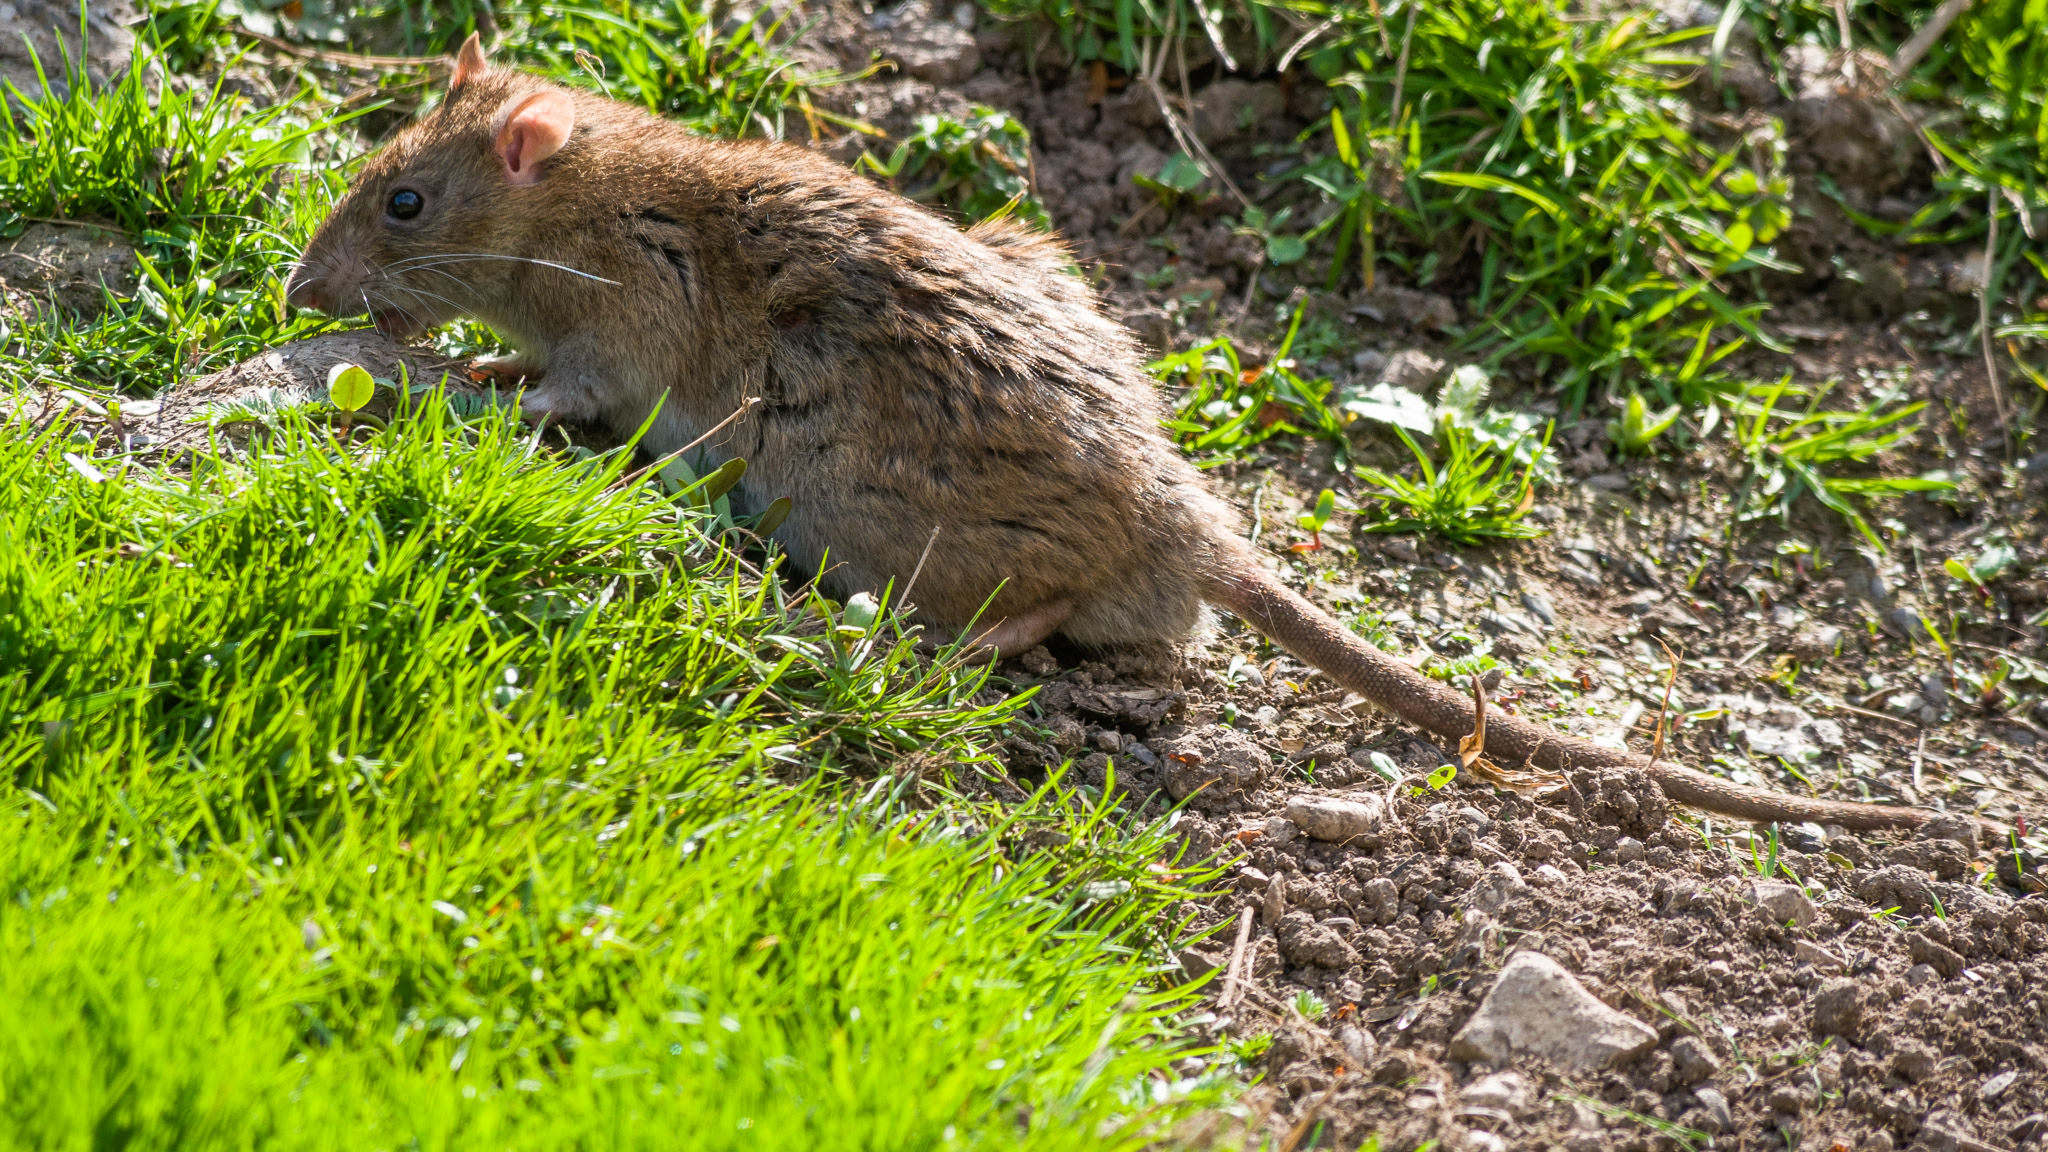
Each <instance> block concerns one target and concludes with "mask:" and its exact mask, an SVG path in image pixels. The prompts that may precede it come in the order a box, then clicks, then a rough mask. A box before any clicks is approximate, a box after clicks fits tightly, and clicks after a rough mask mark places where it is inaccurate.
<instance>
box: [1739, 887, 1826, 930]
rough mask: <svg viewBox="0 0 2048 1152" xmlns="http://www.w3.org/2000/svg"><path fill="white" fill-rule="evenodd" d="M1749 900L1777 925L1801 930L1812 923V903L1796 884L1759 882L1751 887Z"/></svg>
mask: <svg viewBox="0 0 2048 1152" xmlns="http://www.w3.org/2000/svg"><path fill="white" fill-rule="evenodd" d="M1750 898H1751V899H1753V900H1755V901H1756V903H1757V907H1759V908H1762V909H1763V910H1764V911H1765V912H1768V913H1770V917H1771V919H1772V920H1774V921H1776V922H1777V923H1780V924H1787V923H1789V924H1794V925H1797V926H1798V927H1801V928H1804V927H1806V926H1807V925H1809V924H1811V923H1813V917H1814V907H1813V901H1812V900H1810V899H1808V898H1807V895H1806V892H1805V890H1804V889H1802V888H1800V887H1799V886H1798V885H1797V884H1779V883H1776V882H1773V881H1769V880H1759V881H1757V882H1756V883H1755V884H1754V885H1752V886H1751V888H1750Z"/></svg>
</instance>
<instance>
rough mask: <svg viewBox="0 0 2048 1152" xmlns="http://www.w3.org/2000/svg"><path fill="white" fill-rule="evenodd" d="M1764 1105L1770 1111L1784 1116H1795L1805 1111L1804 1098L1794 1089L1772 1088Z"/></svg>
mask: <svg viewBox="0 0 2048 1152" xmlns="http://www.w3.org/2000/svg"><path fill="white" fill-rule="evenodd" d="M1765 1103H1767V1104H1768V1105H1769V1106H1770V1109H1771V1111H1773V1112H1777V1113H1780V1114H1782V1115H1786V1116H1797V1115H1799V1114H1800V1113H1801V1112H1804V1111H1806V1097H1805V1095H1803V1094H1802V1093H1800V1092H1799V1090H1797V1089H1795V1088H1789V1087H1781V1088H1773V1089H1772V1090H1771V1095H1770V1097H1769V1099H1767V1100H1766V1101H1765Z"/></svg>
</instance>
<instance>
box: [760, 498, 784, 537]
mask: <svg viewBox="0 0 2048 1152" xmlns="http://www.w3.org/2000/svg"><path fill="white" fill-rule="evenodd" d="M791 507H792V505H791V504H790V501H789V497H787V496H777V497H776V498H775V502H774V503H773V504H770V505H768V510H767V511H765V512H763V513H761V518H760V519H759V520H756V521H754V531H755V532H756V533H758V534H760V535H762V536H766V535H768V534H769V533H771V532H773V531H775V530H776V529H777V528H780V527H782V522H783V521H784V520H787V519H789V510H790V508H791Z"/></svg>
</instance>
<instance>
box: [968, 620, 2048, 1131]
mask: <svg viewBox="0 0 2048 1152" xmlns="http://www.w3.org/2000/svg"><path fill="white" fill-rule="evenodd" d="M1219 647H1220V648H1222V649H1224V651H1221V652H1215V653H1212V654H1209V655H1206V656H1198V657H1196V658H1195V659H1193V660H1190V661H1188V662H1187V663H1185V664H1182V665H1181V666H1180V667H1179V668H1178V670H1177V671H1178V674H1177V675H1174V676H1166V677H1163V678H1162V677H1161V676H1160V675H1159V673H1160V672H1161V671H1162V670H1163V667H1162V662H1161V661H1159V660H1158V659H1157V658H1156V657H1155V658H1153V659H1152V661H1151V664H1150V666H1149V667H1147V666H1146V665H1145V661H1144V659H1143V658H1139V657H1127V658H1125V659H1123V660H1122V661H1112V662H1102V661H1085V660H1084V661H1082V662H1081V663H1080V664H1079V665H1078V666H1077V667H1074V668H1072V669H1071V670H1067V671H1059V670H1058V665H1057V662H1056V661H1055V660H1054V659H1053V657H1052V654H1050V653H1047V652H1044V651H1042V650H1041V651H1039V652H1036V653H1032V654H1029V655H1027V656H1026V657H1025V658H1023V659H1022V660H1020V661H1017V662H1014V663H1013V664H1012V665H1011V666H1010V667H1009V670H1010V671H1011V672H1012V673H1014V674H1016V675H1018V676H1019V677H1020V678H1022V679H1031V678H1033V676H1032V673H1033V670H1037V671H1039V672H1043V673H1048V674H1050V675H1049V678H1048V679H1046V680H1044V681H1043V682H1042V686H1041V687H1040V695H1039V698H1038V699H1039V703H1040V705H1041V708H1042V709H1043V713H1042V714H1043V719H1044V724H1045V729H1044V733H1045V739H1044V741H1043V742H1037V741H1029V740H1023V739H1020V740H1019V741H1018V743H1017V744H1016V746H1014V747H1013V748H1012V749H1011V759H1012V764H1013V767H1014V768H1015V769H1016V770H1018V771H1020V772H1024V773H1030V772H1032V771H1034V770H1039V769H1042V768H1043V767H1045V766H1047V765H1050V764H1053V763H1057V762H1059V761H1060V760H1062V759H1066V758H1072V759H1073V760H1074V761H1075V771H1076V773H1077V774H1078V776H1079V778H1080V779H1082V780H1083V781H1085V782H1087V783H1089V784H1092V785H1094V786H1096V787H1107V788H1114V789H1116V790H1118V791H1122V792H1126V793H1128V794H1129V796H1130V798H1131V801H1132V802H1133V803H1134V804H1137V805H1140V806H1143V807H1146V808H1147V809H1150V810H1157V811H1163V810H1164V808H1165V806H1166V805H1169V804H1171V803H1173V801H1174V800H1175V799H1176V798H1185V801H1184V804H1183V805H1182V806H1181V808H1180V810H1179V814H1178V816H1177V825H1176V826H1177V829H1178V831H1179V834H1180V836H1181V838H1182V842H1183V843H1184V845H1185V846H1186V850H1187V856H1186V859H1188V860H1196V859H1204V858H1214V859H1221V860H1225V861H1228V862H1229V873H1228V885H1229V889H1228V891H1227V892H1226V893H1225V894H1223V895H1221V896H1219V897H1217V898H1215V899H1213V900H1210V901H1206V902H1203V903H1201V904H1198V905H1196V906H1195V907H1193V908H1192V909H1191V911H1192V912H1194V914H1195V916H1196V918H1197V922H1198V923H1199V924H1201V925H1203V926H1205V927H1211V928H1214V929H1215V934H1214V935H1212V936H1211V937H1209V938H1208V940H1207V941H1206V942H1204V943H1203V944H1201V945H1198V946H1197V947H1196V948H1194V949H1191V950H1190V951H1189V952H1188V953H1187V954H1185V955H1184V956H1183V957H1182V960H1183V965H1184V967H1185V968H1186V969H1187V971H1188V972H1189V974H1190V975H1191V976H1201V975H1204V974H1208V973H1210V972H1212V971H1214V972H1216V977H1215V978H1214V979H1213V980H1212V982H1211V984H1210V985H1209V986H1208V987H1209V991H1210V993H1211V994H1212V997H1214V998H1215V1007H1214V1017H1213V1019H1212V1020H1211V1022H1210V1023H1209V1024H1208V1025H1207V1026H1208V1027H1209V1028H1211V1029H1213V1031H1214V1033H1215V1035H1216V1036H1217V1037H1218V1039H1219V1040H1221V1041H1224V1042H1236V1043H1238V1044H1239V1045H1242V1044H1244V1042H1246V1041H1248V1040H1251V1039H1253V1038H1255V1037H1261V1036H1265V1037H1270V1038H1271V1039H1270V1047H1268V1048H1266V1049H1265V1051H1264V1053H1263V1055H1260V1056H1258V1057H1257V1058H1256V1059H1255V1061H1254V1062H1253V1068H1252V1071H1253V1073H1254V1074H1255V1075H1258V1076H1259V1077H1260V1081H1259V1084H1258V1086H1257V1088H1255V1089H1254V1093H1253V1102H1254V1103H1255V1105H1256V1106H1257V1107H1258V1108H1260V1109H1262V1110H1264V1111H1265V1113H1266V1123H1268V1124H1269V1125H1270V1126H1271V1127H1272V1129H1273V1130H1274V1131H1275V1132H1286V1131H1288V1130H1290V1129H1291V1128H1293V1127H1294V1126H1296V1125H1299V1124H1304V1123H1305V1124H1308V1125H1309V1127H1310V1129H1312V1130H1314V1131H1315V1134H1316V1142H1315V1143H1314V1144H1312V1145H1311V1144H1308V1143H1304V1144H1302V1145H1301V1146H1302V1147H1310V1146H1314V1147H1333V1148H1354V1147H1357V1146H1359V1144H1360V1143H1361V1142H1362V1141H1363V1140H1364V1139H1365V1138H1366V1137H1368V1136H1370V1135H1374V1134H1377V1135H1379V1137H1380V1138H1381V1141H1382V1146H1383V1147H1386V1148H1389V1149H1404V1150H1405V1149H1412V1148H1418V1147H1421V1146H1422V1145H1423V1144H1424V1143H1425V1142H1427V1141H1430V1140H1437V1141H1440V1142H1442V1144H1441V1146H1444V1147H1451V1148H1467V1147H1470V1148H1503V1147H1549V1146H1563V1147H1568V1148H1587V1149H1595V1148H1599V1149H1605V1148H1636V1147H1640V1148H1651V1147H1673V1146H1676V1144H1677V1142H1678V1138H1679V1137H1680V1136H1683V1137H1684V1138H1685V1139H1691V1140H1695V1141H1696V1142H1700V1143H1703V1142H1704V1141H1705V1140H1706V1138H1707V1137H1708V1136H1709V1135H1715V1134H1718V1135H1720V1136H1721V1137H1722V1138H1723V1139H1726V1138H1729V1137H1734V1138H1735V1141H1734V1143H1735V1146H1741V1145H1742V1144H1743V1143H1744V1142H1748V1143H1750V1144H1754V1143H1755V1142H1756V1141H1757V1140H1765V1139H1767V1140H1769V1141H1770V1146H1773V1147H1776V1146H1779V1145H1780V1143H1781V1142H1782V1143H1783V1144H1784V1145H1785V1146H1788V1147H1795V1148H1804V1147H1816V1148H1827V1147H1830V1146H1831V1143H1830V1142H1831V1141H1836V1140H1840V1141H1844V1142H1846V1146H1848V1147H1852V1148H1885V1147H1897V1148H1904V1147H1910V1146H1916V1142H1917V1143H1918V1144H1921V1145H1925V1146H1927V1147H1944V1146H1945V1147H1958V1146H1962V1145H1959V1144H1958V1143H1957V1141H1958V1140H1966V1139H1982V1140H1988V1141H1991V1142H1992V1143H1994V1144H1998V1145H2001V1146H2009V1147H2019V1146H2031V1145H2029V1144H2028V1141H2029V1140H2033V1139H2035V1138H2036V1133H2037V1132H2038V1131H2039V1130H2040V1129H2041V1128H2042V1125H2041V1122H2040V1121H2039V1119H2038V1118H2037V1117H2036V1116H2035V1114H2036V1113H2037V1112H2039V1111H2040V1109H2041V1103H2042V1101H2043V1100H2044V1099H2048V895H2043V894H2040V893H2039V892H2033V893H2032V894H2029V892H2030V890H2031V889H2032V888H2034V887H2037V886H2036V885H2032V884H2031V883H2030V882H2023V885H2024V886H2023V885H2015V884H2011V883H2007V882H2005V881H2003V880H2001V879H1999V876H2000V875H2001V874H2003V875H2005V876H2006V877H2008V878H2015V879H2016V878H2018V877H2017V876H2016V874H2015V871H2014V868H2013V866H2012V858H2011V855H2010V853H2006V854H2004V855H2003V856H1999V855H1998V854H1997V853H1995V852H1992V851H1989V850H1986V849H1982V848H1980V846H1978V845H1976V844H1975V843H1974V831H1973V826H1972V825H1971V823H1970V822H1968V821H1964V820H1947V821H1941V822H1937V823H1935V824H1934V825H1931V826H1930V827H1929V828H1926V829H1923V830H1922V832H1921V833H1920V834H1918V835H1916V836H1912V837H1902V838H1896V839H1891V840H1885V839H1878V838H1872V837H1860V838H1859V837H1853V836H1849V835H1847V834H1844V833H1840V832H1839V831H1836V830H1830V829H1806V828H1800V829H1788V830H1784V831H1783V833H1782V834H1781V837H1780V840H1779V843H1778V845H1777V848H1776V849H1775V852H1776V860H1777V862H1778V864H1779V865H1780V867H1778V868H1775V869H1768V873H1769V874H1768V875H1760V873H1763V872H1765V871H1766V870H1767V868H1766V866H1767V865H1768V863H1769V861H1770V859H1771V854H1772V852H1773V849H1772V848H1771V847H1770V846H1769V844H1768V841H1767V840H1766V839H1765V838H1764V837H1763V836H1762V835H1760V834H1758V833H1755V832H1752V831H1751V830H1749V829H1747V828H1740V827H1736V828H1731V827H1730V826H1728V825H1727V824H1726V823H1718V822H1702V821H1697V820H1693V819H1671V818H1669V817H1668V815H1667V806H1666V805H1665V804H1664V802H1663V800H1662V797H1661V796H1660V795H1658V794H1657V793H1656V792H1655V790H1654V788H1650V787H1649V786H1647V785H1646V784H1645V783H1644V782H1642V781H1641V780H1640V779H1634V778H1630V777H1628V776H1626V775H1623V774H1608V775H1582V776H1579V777H1577V778H1575V779H1573V780H1572V781H1571V784H1570V787H1569V788H1568V789H1566V790H1565V791H1564V792H1563V793H1562V794H1561V795H1559V796H1556V797H1552V798H1551V799H1550V800H1549V801H1547V802H1536V801H1532V800H1530V799H1528V798H1524V797H1518V796H1516V795H1513V794H1511V793H1508V792H1504V791H1500V790H1496V789H1494V788H1490V787H1485V786H1468V785H1465V784H1459V783H1453V784H1451V785H1449V786H1448V787H1445V788H1443V789H1441V790H1431V789H1429V788H1428V787H1426V786H1420V787H1418V784H1417V783H1414V782H1411V783H1408V784H1405V785H1402V786H1399V787H1391V786H1390V785H1389V782H1388V781H1387V780H1386V779H1385V778H1384V775H1383V774H1384V773H1385V772H1386V771H1388V770H1389V769H1391V770H1392V771H1394V772H1395V773H1397V774H1399V775H1403V776H1416V777H1419V775H1420V774H1424V773H1427V772H1429V771H1431V770H1432V769H1434V768H1436V767H1437V766H1438V765H1439V764H1441V763H1443V762H1444V760H1445V758H1446V757H1445V756H1444V754H1443V752H1442V751H1441V750H1439V749H1437V748H1435V747H1433V746H1431V745H1430V744H1428V743H1427V742H1426V741H1423V740H1421V739H1419V738H1417V737H1415V736H1413V735H1410V734H1408V733H1405V732H1403V731H1400V730H1399V729H1394V728H1385V727H1381V726H1380V725H1379V724H1377V723H1376V722H1375V721H1374V719H1373V718H1372V717H1371V716H1370V715H1361V714H1360V712H1359V711H1358V710H1356V709H1355V708H1354V707H1352V706H1350V703H1349V702H1347V701H1346V700H1345V699H1344V696H1343V693H1341V692H1340V691H1336V690H1327V691H1320V690H1318V689H1317V687H1316V686H1315V682H1314V680H1313V678H1312V677H1309V676H1307V675H1304V674H1302V673H1301V672H1300V670H1299V669H1298V667H1296V666H1291V663H1290V662H1289V661H1286V660H1284V659H1283V660H1280V661H1277V662H1275V663H1274V664H1273V665H1269V666H1266V667H1265V668H1263V669H1262V668H1261V666H1260V665H1257V664H1249V665H1248V664H1246V663H1245V662H1244V658H1243V657H1244V654H1243V653H1242V652H1234V651H1230V649H1231V648H1232V647H1233V646H1232V645H1229V644H1228V643H1222V644H1220V645H1219ZM1145 671H1150V672H1151V673H1152V674H1153V675H1152V678H1151V680H1150V682H1148V680H1147V678H1146V677H1145V676H1142V675H1132V673H1134V672H1140V673H1142V672H1145ZM1226 673H1231V674H1234V677H1235V680H1236V682H1234V683H1233V682H1232V681H1231V679H1227V678H1226ZM1225 716H1228V717H1229V718H1230V720H1231V723H1230V724H1225V723H1222V722H1221V720H1222V719H1223V718H1224V717H1225ZM1319 804H1320V805H1321V806H1320V807H1319V806H1318V805H1319ZM1331 809H1335V810H1337V811H1352V810H1363V811H1367V812H1371V811H1377V812H1378V813H1380V814H1381V818H1380V819H1378V820H1377V821H1374V822H1372V823H1371V825H1370V827H1369V829H1368V830H1366V831H1357V830H1356V827H1357V826H1353V825H1345V824H1342V823H1341V822H1339V823H1333V822H1332V821H1333V820H1334V817H1332V816H1331V814H1330V810H1331ZM1361 818H1363V819H1369V818H1370V817H1369V816H1366V817H1361ZM1333 837H1334V838H1336V839H1332V838H1333ZM1339 841H1341V842H1339ZM1752 851H1753V852H1754V855H1752ZM2022 862H2023V863H2024V864H2025V865H2026V867H2028V868H2031V867H2032V866H2033V865H2032V862H2031V860H2023V861H2022ZM1980 869H1981V870H1984V871H1985V872H1986V873H1988V875H1984V874H1980V871H1979V870H1980ZM1240 925H1248V926H1249V929H1250V930H1249V933H1248V935H1247V936H1246V938H1245V939H1246V944H1245V947H1244V949H1243V950H1242V952H1241V953H1236V951H1235V949H1234V945H1235V942H1236V936H1237V932H1238V929H1239V927H1240ZM1517 952H1531V953H1536V954H1540V955H1541V956H1544V957H1547V958H1549V959H1550V960H1554V961H1556V962H1557V964H1558V965H1561V966H1562V968H1563V969H1564V970H1565V971H1566V972H1567V973H1569V975H1570V978H1572V979H1573V980H1574V981H1575V983H1576V984H1577V985H1578V986H1580V987H1582V988H1583V989H1584V990H1585V991H1586V992H1587V993H1590V996H1591V997H1592V998H1597V1001H1599V1002H1604V1004H1605V1005H1607V1006H1609V1007H1610V1008H1611V1009H1613V1010H1615V1011H1618V1012H1619V1013H1621V1014H1624V1015H1626V1016H1627V1017H1629V1018H1631V1019H1633V1020H1634V1021H1636V1022H1637V1023H1636V1024H1635V1025H1631V1027H1633V1028H1636V1029H1638V1030H1639V1032H1640V1034H1641V1035H1642V1037H1643V1038H1644V1039H1643V1042H1642V1043H1641V1044H1640V1045H1636V1046H1634V1047H1628V1048H1618V1049H1615V1050H1613V1051H1611V1052H1609V1053H1607V1054H1606V1055H1604V1056H1599V1055H1597V1054H1596V1056H1595V1057H1590V1058H1589V1057H1584V1056H1582V1055H1580V1054H1577V1053H1566V1052H1559V1051H1546V1050H1543V1049H1541V1047H1540V1046H1537V1048H1536V1049H1535V1050H1534V1051H1529V1052H1524V1051H1522V1050H1520V1049H1517V1048H1516V1047H1514V1046H1512V1045H1509V1046H1507V1047H1505V1048H1504V1049H1499V1050H1498V1051H1496V1050H1495V1049H1492V1048H1489V1049H1486V1050H1487V1051H1489V1052H1493V1053H1494V1054H1495V1055H1497V1056H1498V1057H1499V1059H1498V1060H1497V1061H1496V1060H1489V1059H1482V1058H1479V1056H1478V1055H1477V1054H1476V1053H1478V1052H1479V1051H1480V1048H1479V1047H1475V1045H1479V1044H1480V1042H1481V1040H1483V1039H1484V1037H1480V1038H1478V1039H1475V1038H1474V1036H1473V1035H1472V1034H1471V1030H1472V1027H1473V1018H1474V1016H1475V1013H1477V1012H1478V1011H1479V1010H1480V1008H1481V1004H1482V1001H1483V1000H1484V999H1485V998H1486V997H1487V996H1488V993H1489V992H1490V991H1491V990H1492V989H1493V987H1494V985H1495V983H1496V980H1497V979H1498V974H1499V973H1500V971H1501V970H1502V967H1503V965H1505V964H1506V963H1507V962H1508V961H1509V960H1510V959H1511V958H1512V957H1513V956H1514V955H1515V954H1516V953H1517ZM1234 954H1235V955H1238V956H1239V969H1238V971H1239V978H1237V979H1230V978H1229V977H1228V976H1227V975H1226V973H1228V972H1229V970H1230V969H1231V962H1232V957H1233V955H1234ZM1225 996H1228V997H1229V998H1230V999H1229V1002H1227V1003H1226V1002H1222V998H1223V997H1225ZM1306 996H1312V997H1314V1000H1313V1001H1310V1000H1308V999H1306V998H1305V997H1306ZM1542 1007H1543V1006H1542V1005H1541V1004H1537V1005H1534V1006H1531V1005H1520V1006H1518V1005H1515V1004H1508V1005H1506V1006H1504V1007H1502V1008H1501V1009H1500V1010H1501V1011H1504V1012H1507V1013H1509V1014H1510V1015H1512V1014H1513V1013H1514V1012H1516V1011H1534V1010H1538V1009H1541V1008H1542ZM1253 1050H1256V1048H1255V1047H1254V1049H1253ZM1199 1063H1200V1062H1199V1061H1196V1062H1190V1065H1189V1067H1187V1068H1186V1069H1185V1071H1187V1072H1188V1073H1190V1074H1194V1073H1196V1072H1197V1071H1199V1069H1198V1068H1197V1067H1196V1066H1195V1065H1197V1064H1199ZM1318 1125H1320V1127H1319V1128H1318V1127H1317V1126H1318ZM1659 1125H1677V1126H1678V1127H1679V1128H1682V1129H1685V1130H1688V1132H1687V1133H1676V1134H1674V1133H1673V1132H1672V1131H1671V1130H1669V1129H1662V1128H1660V1127H1659Z"/></svg>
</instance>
